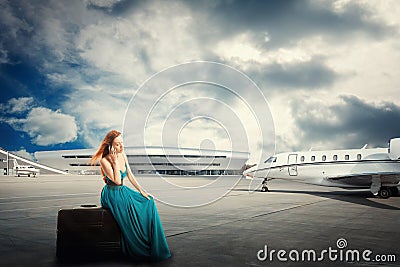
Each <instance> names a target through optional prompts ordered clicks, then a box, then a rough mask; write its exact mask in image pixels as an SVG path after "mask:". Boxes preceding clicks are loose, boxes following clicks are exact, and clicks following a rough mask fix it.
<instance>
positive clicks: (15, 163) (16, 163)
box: [13, 159, 19, 168]
mask: <svg viewBox="0 0 400 267" xmlns="http://www.w3.org/2000/svg"><path fill="white" fill-rule="evenodd" d="M13 164H14V168H16V167H18V166H19V164H18V161H17V160H16V159H14V160H13Z"/></svg>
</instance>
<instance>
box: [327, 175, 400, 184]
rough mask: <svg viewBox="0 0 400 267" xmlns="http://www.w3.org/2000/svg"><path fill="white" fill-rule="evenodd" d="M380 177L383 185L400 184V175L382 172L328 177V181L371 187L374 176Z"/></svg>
mask: <svg viewBox="0 0 400 267" xmlns="http://www.w3.org/2000/svg"><path fill="white" fill-rule="evenodd" d="M377 175H378V176H379V177H380V179H381V182H382V184H390V185H396V184H399V183H400V173H393V172H382V173H354V174H346V175H337V176H332V177H326V179H327V180H328V181H331V182H334V183H339V184H343V185H351V186H370V185H371V183H372V177H373V176H377Z"/></svg>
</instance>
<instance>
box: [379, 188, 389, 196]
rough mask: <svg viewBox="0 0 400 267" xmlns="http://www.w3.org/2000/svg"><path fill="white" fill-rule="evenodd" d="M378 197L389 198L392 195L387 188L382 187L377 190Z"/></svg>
mask: <svg viewBox="0 0 400 267" xmlns="http://www.w3.org/2000/svg"><path fill="white" fill-rule="evenodd" d="M378 195H379V197H380V198H389V197H390V196H391V195H392V192H391V191H390V190H389V189H388V188H386V187H383V188H381V189H380V190H379V192H378Z"/></svg>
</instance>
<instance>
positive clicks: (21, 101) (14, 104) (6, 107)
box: [0, 97, 33, 114]
mask: <svg viewBox="0 0 400 267" xmlns="http://www.w3.org/2000/svg"><path fill="white" fill-rule="evenodd" d="M32 104H33V97H20V98H11V99H10V100H8V102H7V103H6V104H0V111H2V112H3V113H9V114H15V113H17V114H19V113H23V112H25V111H27V110H30V109H31V108H32Z"/></svg>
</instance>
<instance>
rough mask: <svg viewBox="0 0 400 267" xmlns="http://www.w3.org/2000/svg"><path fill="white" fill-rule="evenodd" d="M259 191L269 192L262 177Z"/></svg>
mask: <svg viewBox="0 0 400 267" xmlns="http://www.w3.org/2000/svg"><path fill="white" fill-rule="evenodd" d="M261 192H269V189H268V186H267V179H264V181H263V182H262V187H261Z"/></svg>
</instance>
